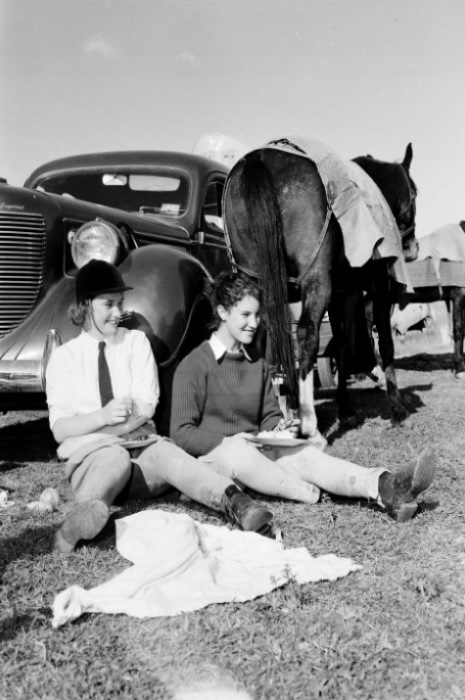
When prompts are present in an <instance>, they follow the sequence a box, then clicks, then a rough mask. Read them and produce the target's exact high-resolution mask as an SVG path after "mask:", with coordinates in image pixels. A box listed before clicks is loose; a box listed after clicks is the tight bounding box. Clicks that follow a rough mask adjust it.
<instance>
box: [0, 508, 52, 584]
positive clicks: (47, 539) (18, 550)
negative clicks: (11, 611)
mask: <svg viewBox="0 0 465 700" xmlns="http://www.w3.org/2000/svg"><path fill="white" fill-rule="evenodd" d="M19 522H20V521H19ZM54 532H55V527H54V526H52V525H50V526H37V525H34V526H32V527H29V526H28V527H25V528H24V529H23V530H21V531H20V532H18V534H17V535H13V536H10V537H3V538H2V540H1V551H0V581H1V579H2V576H3V574H4V572H5V570H6V568H7V566H8V565H9V564H11V562H13V561H16V560H17V559H22V558H25V557H40V556H42V555H44V554H49V553H50V551H51V542H52V535H53V533H54Z"/></svg>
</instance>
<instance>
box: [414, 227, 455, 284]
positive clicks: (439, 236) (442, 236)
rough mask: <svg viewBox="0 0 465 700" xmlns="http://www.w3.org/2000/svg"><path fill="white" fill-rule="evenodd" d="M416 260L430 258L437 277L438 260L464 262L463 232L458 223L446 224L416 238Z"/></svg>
mask: <svg viewBox="0 0 465 700" xmlns="http://www.w3.org/2000/svg"><path fill="white" fill-rule="evenodd" d="M418 244H419V252H418V260H425V259H426V258H432V260H433V264H434V269H435V270H436V273H437V275H438V277H439V269H440V261H441V260H451V261H454V262H465V232H464V230H463V229H462V227H461V226H460V224H447V225H446V226H441V227H440V228H437V229H436V230H435V231H433V232H432V233H430V234H428V235H427V236H423V238H419V239H418Z"/></svg>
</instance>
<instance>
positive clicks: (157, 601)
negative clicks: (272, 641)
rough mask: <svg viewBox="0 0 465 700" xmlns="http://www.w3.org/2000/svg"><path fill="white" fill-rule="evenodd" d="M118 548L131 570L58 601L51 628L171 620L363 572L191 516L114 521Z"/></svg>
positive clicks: (147, 514)
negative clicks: (89, 616)
mask: <svg viewBox="0 0 465 700" xmlns="http://www.w3.org/2000/svg"><path fill="white" fill-rule="evenodd" d="M116 546H117V549H118V551H119V553H120V554H121V555H122V556H123V557H124V558H125V559H128V560H129V561H131V562H132V563H133V564H134V566H131V567H130V568H128V569H126V570H125V571H123V572H122V573H121V574H118V575H117V576H115V577H114V578H113V579H111V580H110V581H107V582H106V583H104V584H102V585H100V586H96V587H95V588H92V589H90V590H87V591H86V590H85V589H83V588H81V587H80V586H71V587H70V588H67V589H66V590H65V591H62V592H61V593H59V594H58V595H57V596H56V597H55V601H54V604H53V620H52V625H53V627H55V628H56V627H60V626H61V625H64V624H65V623H66V622H69V621H71V620H75V619H77V618H78V617H79V616H80V615H82V614H83V613H89V612H105V613H111V614H117V613H125V614H126V615H132V616H133V617H141V618H142V617H168V616H173V615H180V614H181V613H186V612H191V611H193V610H198V609H200V608H203V607H206V606H207V605H211V604H212V603H226V602H243V601H246V600H252V599H253V598H256V597H257V596H261V595H264V594H265V593H268V592H269V591H272V590H273V589H275V588H278V587H279V586H282V585H284V584H285V583H287V582H288V581H289V580H295V581H296V582H297V583H298V584H303V583H308V582H316V581H322V580H327V581H333V580H335V579H337V578H341V577H343V576H347V574H349V573H350V572H351V571H356V570H358V569H360V568H361V566H359V565H358V564H355V563H354V562H353V561H352V560H351V559H346V558H342V557H337V556H336V555H334V554H326V555H323V556H320V557H316V558H314V557H312V556H310V554H309V552H308V550H307V549H306V548H305V547H299V548H296V549H288V550H285V549H284V548H283V546H282V544H281V543H279V542H277V541H276V540H271V539H268V538H265V537H262V536H261V535H258V534H256V533H255V532H242V531H240V530H229V529H228V528H227V527H218V526H215V525H208V524H204V523H199V522H197V521H196V520H194V519H193V518H190V517H189V516H188V515H182V514H174V513H168V512H165V511H162V510H146V511H142V512H140V513H136V514H135V515H130V516H128V517H126V518H122V519H120V520H117V521H116Z"/></svg>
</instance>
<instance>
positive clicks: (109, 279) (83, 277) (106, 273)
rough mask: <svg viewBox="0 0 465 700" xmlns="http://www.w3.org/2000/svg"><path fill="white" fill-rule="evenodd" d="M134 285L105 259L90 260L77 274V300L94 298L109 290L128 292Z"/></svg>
mask: <svg viewBox="0 0 465 700" xmlns="http://www.w3.org/2000/svg"><path fill="white" fill-rule="evenodd" d="M129 289H134V287H129V285H127V284H125V282H124V280H123V278H122V276H121V273H120V272H119V270H118V269H117V268H116V267H115V266H114V265H112V264H111V263H109V262H106V261H105V260H89V262H88V263H86V264H85V265H84V267H81V269H80V270H79V271H78V273H77V275H76V283H75V291H76V301H77V302H78V303H79V302H81V301H84V300H85V299H93V298H94V297H96V296H98V295H99V294H107V293H108V292H126V291H127V290H129Z"/></svg>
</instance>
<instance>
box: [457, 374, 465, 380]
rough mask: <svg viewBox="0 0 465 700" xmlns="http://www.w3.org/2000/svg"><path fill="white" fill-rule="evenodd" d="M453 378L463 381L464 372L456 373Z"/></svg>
mask: <svg viewBox="0 0 465 700" xmlns="http://www.w3.org/2000/svg"><path fill="white" fill-rule="evenodd" d="M455 378H456V379H460V381H463V380H464V379H465V372H456V373H455Z"/></svg>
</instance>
